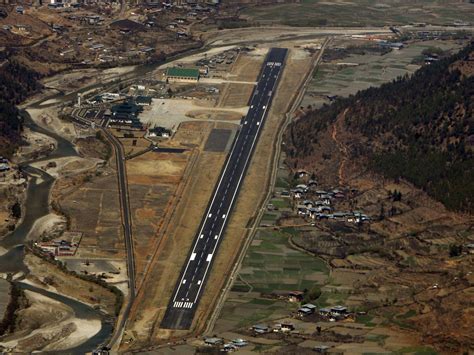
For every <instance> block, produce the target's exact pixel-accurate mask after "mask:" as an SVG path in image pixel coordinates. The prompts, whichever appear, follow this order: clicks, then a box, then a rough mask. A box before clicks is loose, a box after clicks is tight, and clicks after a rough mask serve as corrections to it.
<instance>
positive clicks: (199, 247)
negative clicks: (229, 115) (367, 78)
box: [161, 48, 287, 329]
mask: <svg viewBox="0 0 474 355" xmlns="http://www.w3.org/2000/svg"><path fill="white" fill-rule="evenodd" d="M286 54H287V49H283V48H272V49H271V50H270V52H269V53H268V55H267V57H266V59H265V62H264V63H263V67H262V70H261V73H260V78H259V81H258V84H257V86H256V88H255V89H254V92H253V94H252V98H251V101H250V109H249V111H248V114H247V116H246V117H245V118H244V119H243V120H242V123H241V129H240V132H239V133H238V135H237V138H236V140H235V141H234V145H233V147H232V150H231V152H230V154H229V156H228V158H227V161H226V163H225V167H224V169H223V170H222V172H221V176H220V178H219V182H218V184H217V186H216V188H215V189H214V193H213V195H212V199H211V201H210V202H209V205H208V207H207V210H206V214H205V215H204V217H203V220H202V222H201V226H200V228H199V232H198V233H197V235H196V237H195V240H194V245H193V248H192V250H191V251H190V253H189V255H188V258H187V260H186V263H185V265H184V266H183V269H182V271H181V275H180V277H179V280H178V283H177V284H176V287H175V290H174V293H173V296H172V297H171V299H170V302H169V305H168V308H167V310H166V313H165V316H164V318H163V321H162V323H161V327H162V328H167V329H189V328H190V327H191V323H192V321H193V317H194V314H195V312H196V309H197V306H198V304H199V300H200V297H201V296H202V290H203V288H204V285H205V283H206V279H207V276H208V272H209V271H210V268H211V265H212V261H213V259H214V258H215V255H216V252H217V247H218V246H219V244H220V241H221V239H222V237H223V234H224V233H223V232H224V229H225V226H226V224H227V221H228V218H229V215H230V213H231V210H232V206H233V204H234V201H235V199H236V197H237V194H238V191H239V188H240V186H241V182H242V180H243V178H244V176H245V173H246V170H247V167H248V163H249V160H250V157H251V155H252V152H253V150H254V148H255V145H256V143H257V140H258V137H259V133H260V130H261V128H262V126H263V124H264V122H265V118H266V115H267V112H268V108H269V106H270V104H271V101H272V98H273V94H274V92H275V89H276V86H277V83H278V79H279V77H280V74H281V70H282V68H283V64H284V61H285V58H286Z"/></svg>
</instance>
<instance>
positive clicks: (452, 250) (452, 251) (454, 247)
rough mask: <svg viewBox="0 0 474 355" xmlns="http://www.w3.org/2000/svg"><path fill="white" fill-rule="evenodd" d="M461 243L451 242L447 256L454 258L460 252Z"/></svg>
mask: <svg viewBox="0 0 474 355" xmlns="http://www.w3.org/2000/svg"><path fill="white" fill-rule="evenodd" d="M462 249H463V248H462V244H451V245H449V256H450V257H451V258H454V257H456V256H459V255H461V254H462Z"/></svg>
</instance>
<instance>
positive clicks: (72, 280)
mask: <svg viewBox="0 0 474 355" xmlns="http://www.w3.org/2000/svg"><path fill="white" fill-rule="evenodd" d="M25 264H26V265H27V266H28V268H29V269H30V270H31V272H32V275H34V276H30V277H31V278H32V280H33V281H36V282H39V283H43V282H44V279H45V278H46V277H47V278H49V282H48V284H49V285H51V286H52V287H54V289H56V290H57V292H58V293H60V294H63V295H66V296H68V297H71V298H74V299H78V300H79V301H81V302H84V303H87V304H90V305H93V306H95V305H99V306H100V307H101V308H103V309H104V310H105V311H107V312H108V313H109V314H114V306H115V295H114V294H113V293H112V292H111V291H109V290H107V289H105V288H103V287H102V286H99V285H97V284H95V283H93V282H88V281H85V280H82V279H79V278H77V277H74V276H71V275H69V274H66V273H65V272H63V271H61V270H59V269H58V268H57V267H56V266H54V265H52V264H50V263H48V262H46V261H44V260H43V259H41V258H39V257H37V256H35V255H33V254H29V253H28V254H26V255H25ZM44 286H46V284H44Z"/></svg>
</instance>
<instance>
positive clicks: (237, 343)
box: [204, 337, 248, 352]
mask: <svg viewBox="0 0 474 355" xmlns="http://www.w3.org/2000/svg"><path fill="white" fill-rule="evenodd" d="M204 344H206V345H208V346H214V347H221V346H222V351H224V352H232V351H236V350H238V349H240V348H243V347H244V346H247V345H248V342H247V341H246V340H244V339H240V338H239V339H234V340H232V341H230V342H229V343H225V344H224V339H222V338H217V337H209V338H205V339H204Z"/></svg>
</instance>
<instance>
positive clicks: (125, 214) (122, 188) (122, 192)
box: [101, 127, 135, 346]
mask: <svg viewBox="0 0 474 355" xmlns="http://www.w3.org/2000/svg"><path fill="white" fill-rule="evenodd" d="M101 130H102V132H104V134H105V135H106V136H107V138H108V139H109V140H110V142H112V145H113V146H114V150H115V154H116V161H117V176H118V185H119V196H120V205H121V207H122V223H123V233H124V240H125V249H126V251H127V270H128V285H129V290H128V291H129V295H128V300H127V305H126V307H125V310H124V311H123V314H122V316H121V319H120V323H119V324H117V327H116V329H115V331H114V334H113V336H112V339H111V340H110V342H109V344H110V345H111V346H113V345H114V344H115V343H116V341H117V340H118V339H120V336H121V333H122V330H123V328H124V326H125V322H126V321H127V319H128V316H129V313H130V309H131V307H132V304H133V301H134V300H135V255H134V251H133V239H132V222H131V217H130V216H131V215H130V201H129V196H128V183H127V170H126V167H125V155H124V152H123V146H122V144H120V142H119V140H118V139H117V138H116V137H115V136H114V135H113V134H112V133H110V132H109V131H108V130H107V128H105V127H101Z"/></svg>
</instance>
